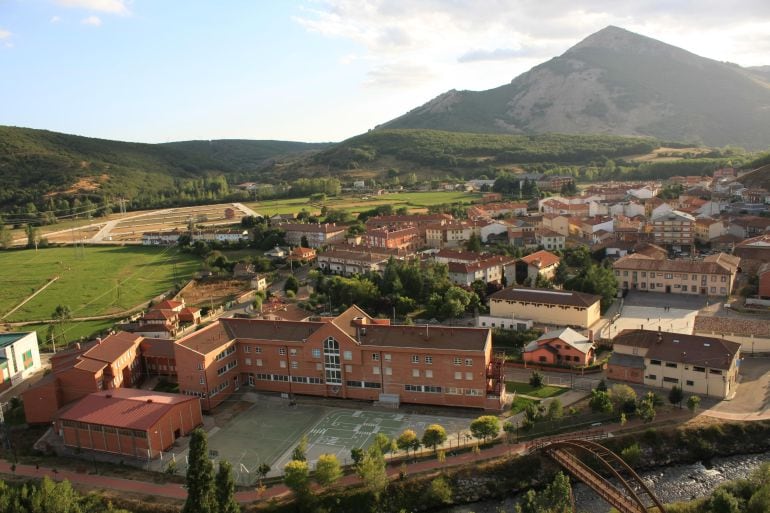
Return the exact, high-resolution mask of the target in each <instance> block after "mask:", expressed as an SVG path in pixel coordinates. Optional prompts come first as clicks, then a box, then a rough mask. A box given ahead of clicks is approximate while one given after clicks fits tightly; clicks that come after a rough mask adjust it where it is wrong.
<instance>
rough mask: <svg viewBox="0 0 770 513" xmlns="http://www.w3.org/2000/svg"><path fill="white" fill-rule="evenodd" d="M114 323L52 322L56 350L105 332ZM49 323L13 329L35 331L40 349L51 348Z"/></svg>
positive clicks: (105, 320) (106, 321) (109, 321)
mask: <svg viewBox="0 0 770 513" xmlns="http://www.w3.org/2000/svg"><path fill="white" fill-rule="evenodd" d="M114 324H115V321H114V320H109V319H104V320H98V321H76V322H67V323H64V324H63V325H59V324H53V330H54V336H55V337H56V350H57V351H58V350H61V349H63V347H64V345H66V344H70V343H73V342H76V341H78V340H88V339H91V338H93V337H94V336H95V335H97V334H99V333H105V332H107V331H108V330H109V329H110V328H112V326H113V325H114ZM49 326H51V324H50V323H45V324H44V323H41V324H27V325H25V326H18V327H16V328H15V330H14V331H36V332H37V340H38V343H39V345H40V348H41V349H49V348H51V343H50V342H49V341H48V337H47V335H48V327H49Z"/></svg>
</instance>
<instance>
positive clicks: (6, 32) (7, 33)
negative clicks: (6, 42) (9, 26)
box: [0, 29, 13, 39]
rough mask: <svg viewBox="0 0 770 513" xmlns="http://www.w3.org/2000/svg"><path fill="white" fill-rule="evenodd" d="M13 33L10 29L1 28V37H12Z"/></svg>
mask: <svg viewBox="0 0 770 513" xmlns="http://www.w3.org/2000/svg"><path fill="white" fill-rule="evenodd" d="M12 35H13V34H12V33H11V32H9V31H8V30H3V29H0V39H10V38H11V36H12Z"/></svg>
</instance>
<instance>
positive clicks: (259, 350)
mask: <svg viewBox="0 0 770 513" xmlns="http://www.w3.org/2000/svg"><path fill="white" fill-rule="evenodd" d="M254 352H255V353H256V354H259V353H261V352H262V348H261V347H259V346H254Z"/></svg>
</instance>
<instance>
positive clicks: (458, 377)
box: [455, 372, 463, 379]
mask: <svg viewBox="0 0 770 513" xmlns="http://www.w3.org/2000/svg"><path fill="white" fill-rule="evenodd" d="M455 379H463V373H462V372H455Z"/></svg>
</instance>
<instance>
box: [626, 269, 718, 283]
mask: <svg viewBox="0 0 770 513" xmlns="http://www.w3.org/2000/svg"><path fill="white" fill-rule="evenodd" d="M636 273H637V271H633V276H634V277H636ZM641 273H642V278H646V277H647V271H641ZM615 276H620V271H615ZM623 276H628V271H623ZM656 276H657V277H658V278H660V277H663V278H665V279H667V280H671V279H674V278H678V279H683V280H686V279H687V273H681V274H679V273H661V272H659V273H654V272H650V278H655V277H656ZM707 278H708V275H705V274H704V275H702V276H701V281H702V282H704V283H705V282H706V280H707ZM691 279H692V281H698V275H697V274H693V275H691ZM711 281H713V282H715V281H717V277H716V276H715V275H711ZM720 281H721V282H722V283H726V282H727V276H721V277H720Z"/></svg>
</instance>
